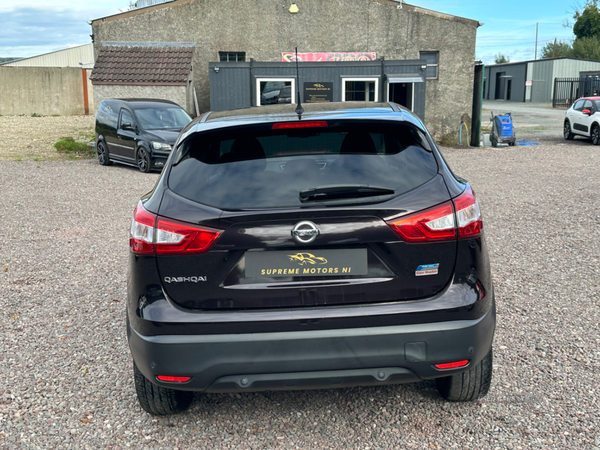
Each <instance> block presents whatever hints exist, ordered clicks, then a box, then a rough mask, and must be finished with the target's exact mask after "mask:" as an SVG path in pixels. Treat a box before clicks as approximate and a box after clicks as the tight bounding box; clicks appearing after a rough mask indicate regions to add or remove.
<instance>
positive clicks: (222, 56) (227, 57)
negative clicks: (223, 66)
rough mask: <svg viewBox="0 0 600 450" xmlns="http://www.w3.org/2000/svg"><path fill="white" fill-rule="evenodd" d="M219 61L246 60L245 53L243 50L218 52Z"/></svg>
mask: <svg viewBox="0 0 600 450" xmlns="http://www.w3.org/2000/svg"><path fill="white" fill-rule="evenodd" d="M219 61H220V62H228V61H229V62H231V61H233V62H239V61H246V53H245V52H219Z"/></svg>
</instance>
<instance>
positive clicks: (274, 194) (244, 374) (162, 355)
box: [127, 104, 495, 414]
mask: <svg viewBox="0 0 600 450" xmlns="http://www.w3.org/2000/svg"><path fill="white" fill-rule="evenodd" d="M359 106H360V107H359ZM364 106H366V105H365V104H359V105H353V104H343V105H342V106H340V105H335V104H331V105H316V106H311V107H307V110H308V111H307V112H306V113H305V114H304V115H302V117H301V118H299V116H297V115H296V114H295V113H293V110H292V109H291V106H289V105H288V106H284V105H282V106H273V107H268V108H258V109H254V110H250V113H252V114H249V112H248V111H235V112H227V113H213V114H209V115H205V116H203V117H202V118H200V119H198V120H196V121H195V122H193V123H192V124H191V125H190V126H189V127H188V128H187V129H186V130H184V131H183V132H182V135H181V136H180V139H179V141H178V142H177V144H176V148H175V150H174V152H173V154H172V155H171V157H170V159H169V160H168V162H167V165H166V167H165V170H164V171H163V174H162V176H161V178H160V180H159V182H158V183H157V185H156V187H155V189H154V190H153V191H152V192H151V193H149V194H148V195H147V196H145V197H144V198H143V199H142V200H141V201H140V202H139V204H138V205H137V207H136V209H135V213H134V220H133V222H132V227H131V238H130V246H131V257H130V270H129V279H128V315H127V317H128V337H129V343H130V348H131V351H132V355H133V359H134V373H135V380H136V388H137V393H138V397H139V399H140V403H141V405H142V406H143V407H144V409H145V410H146V411H148V412H151V413H153V414H167V413H172V412H177V411H180V410H182V409H183V408H185V407H186V406H187V404H188V403H189V402H190V401H191V392H192V391H201V392H230V391H245V390H247V391H256V390H267V389H303V388H326V387H344V386H356V385H379V384H393V383H406V382H415V381H419V380H422V379H432V378H435V379H438V387H439V389H440V392H441V393H442V395H443V396H444V397H445V398H448V399H450V400H457V401H464V400H474V399H476V398H478V397H480V396H482V395H485V393H486V392H487V390H488V389H489V385H490V382H491V361H492V352H491V346H492V339H493V333H494V327H495V307H494V301H493V287H492V282H491V275H490V269H489V260H488V254H487V249H486V246H485V241H484V236H483V223H482V218H481V213H480V210H479V205H478V203H477V201H476V198H475V194H474V193H473V191H472V189H471V187H470V186H469V185H468V184H467V183H466V182H465V181H464V180H462V179H459V178H457V177H455V176H454V175H453V174H452V173H451V172H450V170H449V168H448V167H447V165H446V163H445V162H444V160H443V158H442V157H441V155H440V153H439V152H438V150H437V148H436V147H435V145H434V143H433V141H432V140H431V138H430V136H429V135H428V133H427V131H426V130H425V128H424V126H423V124H422V123H421V122H420V121H419V120H418V119H417V118H416V117H415V116H413V115H412V114H411V113H410V112H407V111H405V110H401V109H399V108H398V107H397V106H396V105H394V104H389V105H388V104H380V105H376V106H374V107H369V108H365V107H364Z"/></svg>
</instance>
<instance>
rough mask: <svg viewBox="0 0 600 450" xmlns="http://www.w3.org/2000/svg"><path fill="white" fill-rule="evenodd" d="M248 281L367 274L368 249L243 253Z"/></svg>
mask: <svg viewBox="0 0 600 450" xmlns="http://www.w3.org/2000/svg"><path fill="white" fill-rule="evenodd" d="M244 258H245V266H246V267H245V276H246V277H247V278H255V277H258V278H264V277H268V278H272V277H302V276H304V277H310V276H320V277H322V276H330V277H331V276H338V277H339V276H348V275H366V274H367V249H365V248H356V249H346V250H310V251H301V249H298V251H294V250H291V251H287V252H282V251H275V252H246V255H245V256H244Z"/></svg>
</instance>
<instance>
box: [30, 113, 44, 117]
mask: <svg viewBox="0 0 600 450" xmlns="http://www.w3.org/2000/svg"><path fill="white" fill-rule="evenodd" d="M31 117H42V115H41V114H38V113H31Z"/></svg>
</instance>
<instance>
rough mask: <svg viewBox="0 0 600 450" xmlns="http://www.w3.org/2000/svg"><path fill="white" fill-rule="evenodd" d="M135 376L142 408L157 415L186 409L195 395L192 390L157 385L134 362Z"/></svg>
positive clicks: (175, 412)
mask: <svg viewBox="0 0 600 450" xmlns="http://www.w3.org/2000/svg"><path fill="white" fill-rule="evenodd" d="M133 378H134V380H135V391H136V393H137V396H138V400H139V402H140V405H141V407H142V409H143V410H144V411H146V412H147V413H149V414H152V415H155V416H166V415H169V414H177V413H180V412H182V411H185V409H187V407H188V406H189V405H190V403H191V402H192V398H193V397H194V393H193V392H191V391H177V390H175V389H168V388H165V387H162V386H157V385H155V384H154V383H152V382H151V381H150V380H148V378H146V377H145V376H144V375H142V372H140V370H139V369H138V368H137V366H136V365H135V363H134V364H133Z"/></svg>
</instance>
